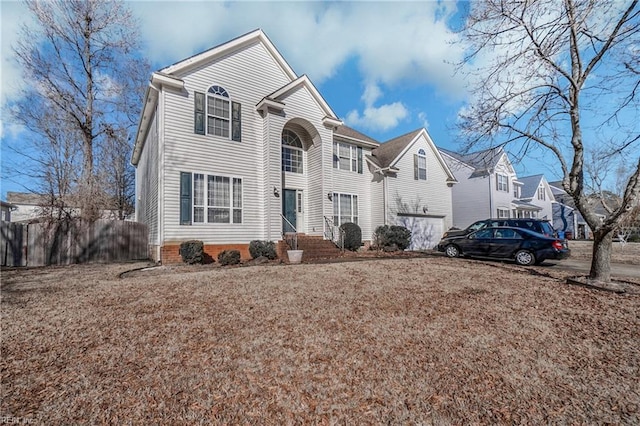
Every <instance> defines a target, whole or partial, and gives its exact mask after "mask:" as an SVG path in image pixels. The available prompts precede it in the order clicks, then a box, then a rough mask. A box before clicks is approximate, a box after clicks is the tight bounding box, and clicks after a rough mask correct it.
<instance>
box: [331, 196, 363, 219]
mask: <svg viewBox="0 0 640 426" xmlns="http://www.w3.org/2000/svg"><path fill="white" fill-rule="evenodd" d="M347 222H352V223H355V224H356V225H357V224H358V196H357V195H354V194H343V193H339V192H334V193H333V223H334V225H336V226H339V225H342V224H343V223H347Z"/></svg>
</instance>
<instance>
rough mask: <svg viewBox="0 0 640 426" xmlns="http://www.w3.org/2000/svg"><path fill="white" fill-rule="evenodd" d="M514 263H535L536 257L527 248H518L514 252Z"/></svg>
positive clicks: (528, 264) (526, 264) (529, 264)
mask: <svg viewBox="0 0 640 426" xmlns="http://www.w3.org/2000/svg"><path fill="white" fill-rule="evenodd" d="M516 263H517V264H518V265H523V266H531V265H533V264H535V263H536V257H535V256H534V254H533V253H531V252H530V251H528V250H518V252H517V253H516Z"/></svg>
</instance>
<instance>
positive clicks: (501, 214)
mask: <svg viewBox="0 0 640 426" xmlns="http://www.w3.org/2000/svg"><path fill="white" fill-rule="evenodd" d="M508 218H509V209H498V219H508Z"/></svg>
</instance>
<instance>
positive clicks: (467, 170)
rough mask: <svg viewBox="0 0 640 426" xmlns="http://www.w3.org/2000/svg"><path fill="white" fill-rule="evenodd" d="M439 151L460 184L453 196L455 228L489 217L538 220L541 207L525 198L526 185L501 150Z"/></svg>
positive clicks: (454, 188)
mask: <svg viewBox="0 0 640 426" xmlns="http://www.w3.org/2000/svg"><path fill="white" fill-rule="evenodd" d="M440 152H441V153H442V157H443V158H444V160H445V162H446V163H447V165H448V166H449V169H450V170H451V171H452V172H453V174H454V175H455V178H456V180H457V182H458V183H457V184H456V185H455V186H454V187H453V194H452V195H453V226H455V227H456V228H460V229H464V228H466V227H467V226H469V225H471V224H472V223H473V222H476V221H478V220H482V219H489V218H498V219H501V218H510V217H515V218H527V217H539V212H540V211H541V210H542V207H540V206H538V205H535V204H533V203H531V202H530V201H527V200H526V199H522V187H523V183H522V182H521V181H520V180H519V179H518V178H517V175H516V172H515V170H514V168H513V166H512V164H511V161H510V160H509V156H508V155H507V153H506V152H505V151H504V149H503V148H502V147H497V148H491V149H487V150H484V151H479V152H474V153H471V154H459V153H456V152H452V151H448V150H445V149H440Z"/></svg>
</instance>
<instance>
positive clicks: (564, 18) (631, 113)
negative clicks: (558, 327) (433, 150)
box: [460, 0, 640, 282]
mask: <svg viewBox="0 0 640 426" xmlns="http://www.w3.org/2000/svg"><path fill="white" fill-rule="evenodd" d="M639 9H640V8H639V5H638V0H632V1H618V2H609V1H599V0H583V1H578V0H561V1H558V0H538V1H536V0H526V1H508V0H485V1H482V2H476V3H472V5H471V7H470V12H469V17H468V21H467V23H466V26H465V28H464V30H463V31H462V36H463V39H464V40H465V41H466V42H467V43H468V46H469V53H468V56H467V57H466V58H465V60H464V62H463V63H462V64H460V65H461V69H463V70H465V71H463V72H465V73H467V75H468V76H469V81H470V83H471V84H472V85H473V88H472V98H471V100H470V104H469V106H468V108H467V109H466V111H465V112H464V113H463V114H461V121H460V122H461V128H462V130H463V131H464V133H465V134H466V136H467V141H468V142H467V147H471V146H476V145H480V144H484V143H491V144H494V143H496V142H495V141H498V143H502V144H513V143H515V144H519V146H520V150H521V151H522V152H529V153H533V151H536V150H542V151H544V150H546V151H547V152H548V153H551V154H552V158H553V159H555V160H553V162H554V163H555V164H556V167H557V168H558V170H559V171H560V172H561V174H562V177H563V178H562V182H563V187H564V189H565V190H566V191H567V193H568V194H569V195H570V196H571V197H572V198H573V200H574V202H575V204H576V207H577V208H578V210H579V211H580V213H582V216H583V217H584V218H585V220H586V222H587V224H588V225H589V227H590V228H591V229H592V231H593V234H594V248H593V259H592V264H591V272H590V278H591V279H594V280H598V281H605V282H607V281H610V279H611V265H610V261H611V246H612V237H613V234H614V231H615V229H616V228H617V226H618V223H620V222H621V221H623V220H625V218H626V217H627V215H628V214H630V211H631V208H632V207H633V206H634V205H635V203H636V202H637V199H638V197H639V195H638V193H639V191H640V156H639V155H638V153H639V152H640V128H639V127H638V125H637V123H638V122H640V117H639V111H640V108H639V106H640V105H639V104H640V72H639V71H640V67H639V66H638V65H639V62H638V57H639V55H640V51H639V46H640V43H639V34H640V11H639ZM611 135H613V136H611ZM603 141H607V142H606V143H605V142H603ZM591 152H595V154H590V153H591ZM589 155H593V156H595V157H598V158H599V159H600V160H601V161H608V162H609V163H610V164H615V163H616V162H619V161H622V160H623V159H625V158H626V159H627V160H630V161H631V163H632V167H631V168H630V172H629V174H628V175H627V176H626V179H625V181H626V184H625V186H624V190H623V191H622V194H621V197H620V204H619V205H618V206H616V207H611V206H606V212H607V214H606V217H605V218H604V219H601V216H598V215H597V214H596V212H595V209H594V206H593V204H592V203H589V199H590V197H589V195H590V193H591V191H589V190H588V189H587V188H586V184H587V181H586V176H585V175H586V173H587V170H586V166H585V161H587V162H588V161H589V158H590V157H589ZM591 158H593V157H591Z"/></svg>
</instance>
